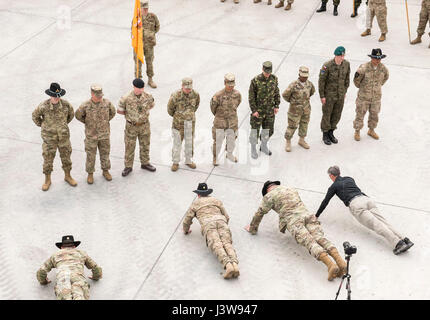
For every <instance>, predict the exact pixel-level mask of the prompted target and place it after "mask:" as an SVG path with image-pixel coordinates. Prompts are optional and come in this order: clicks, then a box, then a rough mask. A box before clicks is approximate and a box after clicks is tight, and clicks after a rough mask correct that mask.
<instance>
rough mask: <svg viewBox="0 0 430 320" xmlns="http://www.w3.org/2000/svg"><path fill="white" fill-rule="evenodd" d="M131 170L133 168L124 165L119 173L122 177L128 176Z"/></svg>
mask: <svg viewBox="0 0 430 320" xmlns="http://www.w3.org/2000/svg"><path fill="white" fill-rule="evenodd" d="M132 171H133V168H127V167H125V168H124V170H122V173H121V174H122V176H123V177H126V176H128V175H129V173H130V172H132Z"/></svg>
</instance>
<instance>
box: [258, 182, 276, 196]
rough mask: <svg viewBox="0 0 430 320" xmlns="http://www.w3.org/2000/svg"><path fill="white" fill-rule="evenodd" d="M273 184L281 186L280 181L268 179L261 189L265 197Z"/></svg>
mask: <svg viewBox="0 0 430 320" xmlns="http://www.w3.org/2000/svg"><path fill="white" fill-rule="evenodd" d="M271 184H276V185H277V186H279V185H280V184H281V182H280V181H270V180H267V181H266V182H265V183H264V186H263V189H262V190H261V193H262V194H263V197H264V196H265V195H266V193H267V189H268V188H269V187H270V185H271Z"/></svg>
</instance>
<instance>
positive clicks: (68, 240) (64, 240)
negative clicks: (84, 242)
mask: <svg viewBox="0 0 430 320" xmlns="http://www.w3.org/2000/svg"><path fill="white" fill-rule="evenodd" d="M71 244H73V245H74V246H75V247H77V246H79V245H80V244H81V242H80V241H75V240H74V239H73V236H63V238H62V240H61V242H57V243H56V244H55V245H56V246H57V248H59V249H61V247H62V246H64V245H66V246H67V245H71Z"/></svg>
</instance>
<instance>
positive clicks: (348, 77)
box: [345, 63, 351, 92]
mask: <svg viewBox="0 0 430 320" xmlns="http://www.w3.org/2000/svg"><path fill="white" fill-rule="evenodd" d="M350 82H351V65H350V64H349V63H348V70H347V72H346V77H345V92H346V90H348V88H349V83H350Z"/></svg>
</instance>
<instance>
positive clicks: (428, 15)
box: [417, 1, 430, 36]
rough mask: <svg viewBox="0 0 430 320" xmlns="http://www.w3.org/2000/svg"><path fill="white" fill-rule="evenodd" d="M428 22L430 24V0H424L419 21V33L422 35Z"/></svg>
mask: <svg viewBox="0 0 430 320" xmlns="http://www.w3.org/2000/svg"><path fill="white" fill-rule="evenodd" d="M427 23H429V24H430V2H429V1H427V4H426V3H425V2H424V1H423V3H422V5H421V11H420V22H419V23H418V29H417V33H418V34H419V35H420V36H422V35H423V34H424V32H425V30H426V25H427ZM429 35H430V32H429Z"/></svg>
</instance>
